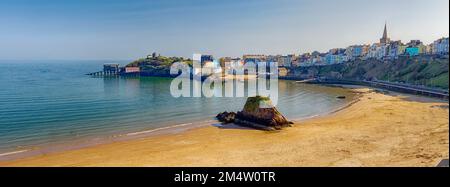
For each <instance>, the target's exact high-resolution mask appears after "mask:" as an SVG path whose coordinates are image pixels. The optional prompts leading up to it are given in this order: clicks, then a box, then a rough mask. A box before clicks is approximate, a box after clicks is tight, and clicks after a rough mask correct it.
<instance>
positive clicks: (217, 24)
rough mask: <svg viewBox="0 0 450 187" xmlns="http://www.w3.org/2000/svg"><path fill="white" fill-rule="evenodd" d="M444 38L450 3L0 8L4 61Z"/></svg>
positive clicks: (100, 2)
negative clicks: (384, 34)
mask: <svg viewBox="0 0 450 187" xmlns="http://www.w3.org/2000/svg"><path fill="white" fill-rule="evenodd" d="M385 21H387V23H388V34H389V36H390V37H391V38H392V39H395V40H402V41H403V42H407V41H409V40H411V39H420V40H422V41H424V42H425V43H430V42H432V41H433V40H435V39H438V38H440V37H444V36H445V37H448V35H449V2H448V0H430V1H423V0H339V1H336V0H221V1H218V0H151V1H150V0H148V1H144V0H135V1H133V0H129V1H125V0H122V1H119V0H73V1H71V0H64V1H57V0H28V1H27V0H0V59H111V60H114V59H134V58H138V57H142V56H145V55H147V54H149V53H151V52H153V51H157V52H159V53H161V54H162V55H166V56H185V57H190V56H192V53H208V54H213V55H215V56H233V57H234V56H241V55H242V54H247V53H258V54H260V53H263V54H290V53H295V54H299V53H303V52H311V51H314V50H318V51H327V50H328V49H330V48H335V47H346V46H348V45H352V44H369V43H373V42H376V41H378V39H379V38H380V37H381V34H382V31H383V26H384V22H385Z"/></svg>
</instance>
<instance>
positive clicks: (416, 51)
mask: <svg viewBox="0 0 450 187" xmlns="http://www.w3.org/2000/svg"><path fill="white" fill-rule="evenodd" d="M405 53H406V54H407V55H409V56H417V55H419V48H418V47H407V48H406V50H405Z"/></svg>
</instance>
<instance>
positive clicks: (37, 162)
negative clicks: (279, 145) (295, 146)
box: [0, 88, 448, 166]
mask: <svg viewBox="0 0 450 187" xmlns="http://www.w3.org/2000/svg"><path fill="white" fill-rule="evenodd" d="M347 89H351V91H352V92H356V93H355V95H356V96H355V98H353V101H351V102H349V103H347V104H346V105H345V106H343V107H340V108H338V109H337V110H334V111H331V112H330V113H328V114H326V115H319V116H313V117H312V118H306V119H302V120H300V121H298V120H296V121H295V125H294V127H291V128H287V129H286V130H282V131H280V132H274V133H271V132H264V131H262V132H261V131H257V130H253V129H247V130H243V128H237V127H233V126H229V125H224V126H214V125H206V126H202V127H198V128H188V129H185V130H183V131H182V132H179V133H171V134H170V133H169V134H157V135H151V136H143V137H135V138H132V139H128V140H123V141H115V142H110V143H106V144H97V145H92V146H89V147H83V148H79V149H73V150H65V151H64V150H63V151H58V152H52V153H44V154H40V155H34V156H28V157H22V158H18V159H14V160H7V161H0V166H46V165H50V166H54V165H62V166H64V165H71V166H117V165H118V166H125V165H129V164H125V163H121V162H120V161H117V162H113V163H115V164H111V163H105V162H103V163H102V162H96V161H92V162H90V163H89V164H69V162H70V161H69V160H65V159H63V160H60V162H51V160H52V158H60V159H61V157H64V156H65V155H67V156H69V155H72V156H75V157H76V158H77V159H80V160H83V159H84V160H86V159H88V158H83V157H88V156H87V155H89V154H92V152H94V155H95V153H96V152H98V154H101V155H103V154H104V153H106V152H105V150H104V149H105V147H122V146H123V144H127V145H129V146H133V145H139V146H142V144H141V143H142V141H144V142H146V143H147V144H146V146H150V147H152V145H153V144H157V142H159V141H160V140H161V139H165V140H169V139H172V138H175V139H178V138H177V137H187V139H188V140H189V139H192V138H193V136H198V134H199V133H200V135H201V133H202V132H203V131H213V134H216V135H218V136H219V137H220V136H224V135H221V134H218V133H225V134H228V135H230V136H236V135H235V134H241V135H244V136H245V134H247V133H249V134H250V135H254V134H255V133H256V134H259V135H261V134H270V135H272V134H288V135H289V133H292V131H297V130H298V129H302V128H304V127H303V125H304V124H306V125H308V124H320V122H321V121H324V120H325V121H327V120H328V122H329V120H330V119H331V120H332V121H333V119H334V118H342V117H345V115H348V114H349V113H352V112H354V111H355V108H358V107H361V106H360V105H361V104H362V102H367V100H370V99H371V97H375V96H377V97H392V98H397V97H399V96H390V95H384V94H381V93H375V92H374V91H369V90H370V89H367V88H366V89H361V88H356V89H355V88H347ZM361 90H362V91H361ZM405 102H411V101H405ZM414 102H415V101H414ZM433 103H434V104H433V105H436V103H435V102H433ZM447 107H448V104H447ZM434 109H438V108H434ZM441 110H442V109H441ZM443 110H446V111H447V115H446V116H443V117H444V118H446V119H447V121H448V108H447V109H445V108H444V109H443ZM441 117H442V116H441ZM334 121H336V119H334ZM319 126H321V125H319ZM446 126H447V128H446V130H447V131H446V134H447V139H446V140H444V142H446V144H447V148H448V122H447V123H446ZM165 128H170V127H165ZM309 128H314V126H309ZM244 129H245V128H244ZM293 129H295V130H293ZM150 131H152V132H153V131H158V130H150ZM222 131H223V132H222ZM230 131H232V132H230ZM150 133H151V132H150ZM229 133H231V134H229ZM300 133H301V132H300ZM139 134H141V133H139ZM142 134H146V133H145V132H144V133H142ZM147 135H148V134H147ZM203 136H205V137H204V138H205V139H217V138H216V137H212V135H205V134H203ZM263 136H264V135H263ZM290 136H295V134H290ZM236 138H237V139H239V137H236ZM265 139H266V138H265ZM188 140H185V139H181V140H180V139H178V141H181V142H183V141H188ZM256 140H257V141H262V140H259V138H256ZM155 142H156V143H155ZM175 142H176V140H175ZM144 144H145V143H144ZM200 144H201V143H200ZM202 145H203V144H202ZM219 145H220V143H219ZM203 146H206V147H209V146H208V145H207V144H204V145H203ZM168 147H169V148H170V147H177V146H176V145H171V146H168ZM169 148H166V147H164V148H162V149H163V150H167V149H169ZM184 149H189V148H184ZM225 149H226V148H225ZM230 149H231V148H230ZM155 151H156V152H159V151H157V150H153V152H155ZM223 151H226V150H223ZM223 151H222V152H223ZM83 152H87V153H86V156H83V155H84V154H82V153H83ZM166 152H167V151H166ZM169 152H170V151H169ZM444 152H445V151H444ZM75 153H79V154H75ZM189 153H193V152H189ZM19 154H20V153H19ZM74 154H75V155H74ZM130 154H133V153H130ZM445 155H446V157H447V158H448V149H447V151H446V153H443V156H444V157H445ZM72 156H71V157H72ZM114 157H115V156H114V155H110V157H109V160H111V159H113V158H114ZM77 159H76V160H77ZM98 161H100V160H98ZM186 164H187V165H188V166H192V165H193V166H200V165H202V164H188V163H184V164H181V165H186ZM131 165H133V166H143V165H147V164H145V163H141V164H137V163H134V164H131ZM153 165H155V164H152V166H153ZM179 165H180V164H170V163H168V162H167V161H166V162H161V163H159V164H156V166H179ZM206 165H211V166H216V165H220V164H219V163H215V164H214V163H209V164H206ZM225 165H228V166H230V165H231V166H233V165H234V164H225ZM236 165H238V166H240V165H242V163H241V164H236ZM246 165H247V164H244V166H246ZM262 165H265V164H262ZM268 165H269V166H272V164H268ZM294 165H297V164H294ZM300 165H301V166H303V165H304V164H300ZM319 165H321V164H319ZM251 166H254V165H253V164H252V165H251ZM257 166H259V165H258V164H257ZM273 166H279V165H277V164H275V165H273Z"/></svg>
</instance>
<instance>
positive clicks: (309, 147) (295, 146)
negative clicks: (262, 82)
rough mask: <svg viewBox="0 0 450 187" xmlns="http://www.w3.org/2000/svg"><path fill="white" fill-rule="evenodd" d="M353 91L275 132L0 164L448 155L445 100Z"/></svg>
mask: <svg viewBox="0 0 450 187" xmlns="http://www.w3.org/2000/svg"><path fill="white" fill-rule="evenodd" d="M354 91H355V92H358V95H359V97H358V99H357V100H356V101H355V102H353V103H352V104H351V105H349V106H347V107H346V108H344V109H342V110H339V111H337V112H335V113H332V114H330V115H327V116H322V117H318V118H312V119H308V120H304V121H301V122H299V123H297V124H295V125H294V127H290V128H286V129H284V130H281V131H276V132H266V131H259V130H252V129H239V128H232V126H231V127H229V128H227V127H226V126H225V128H219V127H215V126H208V127H201V128H195V129H191V130H188V131H186V132H182V133H178V134H168V135H158V136H151V137H145V138H140V139H135V140H128V141H123V142H115V143H108V144H103V145H96V146H92V147H87V148H82V149H76V150H70V151H62V152H55V153H49V154H43V155H38V156H33V157H28V158H22V159H18V160H12V161H2V162H0V166H436V165H437V163H438V162H439V161H440V160H441V159H444V158H448V157H449V122H448V120H449V109H448V102H444V101H438V100H432V99H428V98H423V97H416V96H405V95H389V94H388V95H386V94H381V93H377V92H374V91H372V90H370V89H366V88H359V89H354Z"/></svg>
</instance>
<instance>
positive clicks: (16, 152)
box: [0, 150, 28, 157]
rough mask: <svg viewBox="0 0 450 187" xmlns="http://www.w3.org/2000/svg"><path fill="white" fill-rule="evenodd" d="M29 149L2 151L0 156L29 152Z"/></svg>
mask: <svg viewBox="0 0 450 187" xmlns="http://www.w3.org/2000/svg"><path fill="white" fill-rule="evenodd" d="M27 151H28V150H19V151H12V152H7V153H1V154H0V157H2V156H8V155H13V154H18V153H23V152H27Z"/></svg>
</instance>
